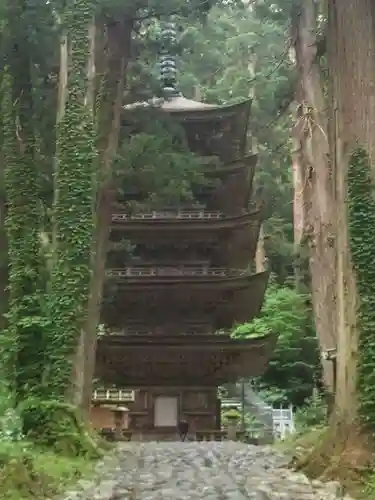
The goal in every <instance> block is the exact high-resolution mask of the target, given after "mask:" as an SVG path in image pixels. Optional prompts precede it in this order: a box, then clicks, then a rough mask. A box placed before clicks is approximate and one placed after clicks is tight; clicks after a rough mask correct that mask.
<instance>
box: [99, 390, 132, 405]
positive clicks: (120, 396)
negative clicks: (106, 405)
mask: <svg viewBox="0 0 375 500" xmlns="http://www.w3.org/2000/svg"><path fill="white" fill-rule="evenodd" d="M134 399H135V394H134V391H131V390H127V389H95V390H94V392H93V395H92V400H93V401H108V402H114V403H130V402H132V401H134Z"/></svg>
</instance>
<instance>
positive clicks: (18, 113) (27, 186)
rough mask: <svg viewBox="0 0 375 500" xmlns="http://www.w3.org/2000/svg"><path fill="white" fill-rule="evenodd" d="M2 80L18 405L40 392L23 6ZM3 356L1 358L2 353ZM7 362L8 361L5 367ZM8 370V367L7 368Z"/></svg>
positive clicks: (10, 34)
mask: <svg viewBox="0 0 375 500" xmlns="http://www.w3.org/2000/svg"><path fill="white" fill-rule="evenodd" d="M7 16H8V25H7V28H8V31H7V33H6V35H7V36H6V43H5V46H6V49H5V60H6V63H7V68H6V76H4V81H3V99H2V118H3V127H4V131H3V158H4V163H5V173H4V182H5V195H6V200H7V214H6V220H5V226H6V231H7V239H8V259H9V309H8V314H7V320H8V325H7V333H6V336H7V337H8V338H7V341H8V343H10V342H12V347H11V349H10V352H9V353H8V357H9V363H10V364H8V369H9V370H12V371H13V376H12V377H11V378H14V380H13V383H14V384H15V385H14V389H15V391H16V395H17V399H18V400H21V399H24V398H25V397H27V396H28V395H30V394H31V393H38V392H39V391H40V387H41V380H42V372H43V370H42V367H43V350H44V326H45V325H44V321H43V319H42V315H41V294H42V290H41V280H40V270H41V259H40V244H39V233H40V222H41V211H40V200H39V197H38V193H39V189H38V182H39V179H38V168H37V165H36V162H35V158H34V152H35V149H34V148H35V144H34V130H33V118H34V116H33V94H32V82H31V56H30V44H29V43H28V36H27V31H28V18H27V9H26V7H25V5H24V2H20V1H14V2H10V3H9V4H8V6H7ZM2 355H3V353H2ZM10 360H11V361H10ZM10 365H13V366H12V367H11V368H10Z"/></svg>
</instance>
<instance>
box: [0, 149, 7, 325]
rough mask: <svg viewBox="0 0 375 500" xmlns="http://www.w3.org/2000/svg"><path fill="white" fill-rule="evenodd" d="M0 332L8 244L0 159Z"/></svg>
mask: <svg viewBox="0 0 375 500" xmlns="http://www.w3.org/2000/svg"><path fill="white" fill-rule="evenodd" d="M0 186H1V187H0V331H1V330H3V328H5V325H6V321H5V316H4V314H5V313H6V312H7V310H8V293H7V286H8V242H7V235H6V230H5V190H4V188H3V186H4V161H3V158H1V159H0Z"/></svg>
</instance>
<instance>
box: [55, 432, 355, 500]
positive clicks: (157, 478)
mask: <svg viewBox="0 0 375 500" xmlns="http://www.w3.org/2000/svg"><path fill="white" fill-rule="evenodd" d="M286 463H287V460H286V458H285V457H283V456H282V455H280V454H278V453H277V452H275V450H273V449H272V448H270V447H261V446H250V445H245V444H242V443H235V442H229V441H226V442H206V443H198V442H187V443H170V442H168V443H152V442H150V443H130V444H123V445H121V446H120V448H119V450H118V453H117V455H114V456H112V457H107V458H106V459H105V460H104V461H103V462H102V463H101V464H99V466H98V474H97V478H96V481H95V482H81V483H80V485H79V488H77V490H76V491H74V492H71V493H70V494H68V495H65V496H64V497H63V500H73V499H74V500H78V499H80V500H86V499H87V500H89V499H90V500H198V499H199V500H203V499H204V500H249V499H251V500H336V499H338V498H345V499H346V500H350V497H349V496H344V497H343V496H342V495H340V494H339V488H338V485H337V483H328V484H322V483H320V482H318V481H314V482H313V483H311V482H310V481H309V480H308V479H307V478H306V477H305V476H304V475H303V474H299V473H295V472H292V471H290V470H288V469H287V468H286Z"/></svg>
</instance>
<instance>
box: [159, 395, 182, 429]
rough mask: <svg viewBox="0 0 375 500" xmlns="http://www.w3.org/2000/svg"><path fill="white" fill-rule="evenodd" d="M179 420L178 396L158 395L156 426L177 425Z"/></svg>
mask: <svg viewBox="0 0 375 500" xmlns="http://www.w3.org/2000/svg"><path fill="white" fill-rule="evenodd" d="M177 420H178V398H177V397H172V396H157V397H156V398H155V413H154V425H155V427H176V426H177Z"/></svg>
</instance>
